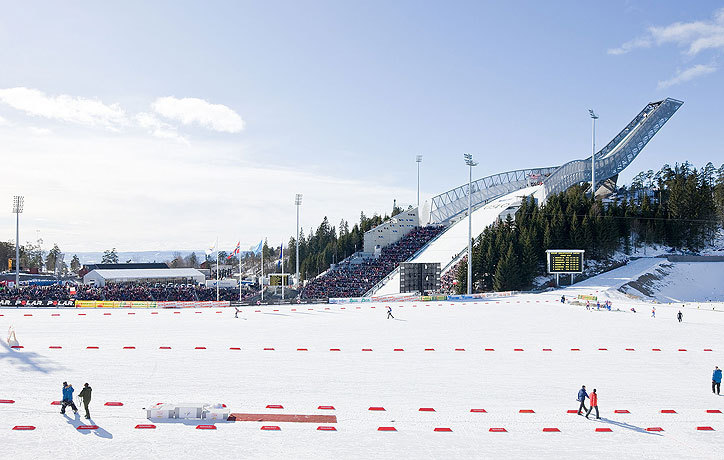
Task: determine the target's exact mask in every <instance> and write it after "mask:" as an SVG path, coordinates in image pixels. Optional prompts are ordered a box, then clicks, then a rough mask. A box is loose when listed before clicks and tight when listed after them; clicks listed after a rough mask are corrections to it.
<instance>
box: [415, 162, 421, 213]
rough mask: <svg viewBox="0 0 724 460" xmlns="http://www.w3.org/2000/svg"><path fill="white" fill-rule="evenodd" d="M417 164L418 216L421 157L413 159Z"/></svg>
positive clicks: (418, 210) (418, 207) (418, 209)
mask: <svg viewBox="0 0 724 460" xmlns="http://www.w3.org/2000/svg"><path fill="white" fill-rule="evenodd" d="M415 162H416V163H417V214H418V215H420V163H422V155H417V156H416V157H415Z"/></svg>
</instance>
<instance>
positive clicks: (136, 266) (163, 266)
mask: <svg viewBox="0 0 724 460" xmlns="http://www.w3.org/2000/svg"><path fill="white" fill-rule="evenodd" d="M85 268H86V269H88V271H92V270H135V269H141V268H158V269H164V270H165V269H167V268H168V265H166V264H165V263H158V262H153V263H128V264H87V265H86V266H85Z"/></svg>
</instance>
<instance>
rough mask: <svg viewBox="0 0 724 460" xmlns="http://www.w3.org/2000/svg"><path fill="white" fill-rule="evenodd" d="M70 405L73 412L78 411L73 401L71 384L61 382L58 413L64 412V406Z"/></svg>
mask: <svg viewBox="0 0 724 460" xmlns="http://www.w3.org/2000/svg"><path fill="white" fill-rule="evenodd" d="M67 406H70V408H71V409H73V413H74V414H77V413H78V408H77V407H75V404H74V403H73V385H68V382H63V400H62V401H61V402H60V413H61V414H65V408H66V407H67Z"/></svg>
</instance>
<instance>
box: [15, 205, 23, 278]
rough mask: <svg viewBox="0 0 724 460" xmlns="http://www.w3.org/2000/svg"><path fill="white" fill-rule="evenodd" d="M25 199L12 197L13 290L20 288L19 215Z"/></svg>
mask: <svg viewBox="0 0 724 460" xmlns="http://www.w3.org/2000/svg"><path fill="white" fill-rule="evenodd" d="M24 205H25V197H24V196H21V195H15V196H14V197H13V214H15V288H18V287H19V286H20V214H21V213H22V212H23V206H24Z"/></svg>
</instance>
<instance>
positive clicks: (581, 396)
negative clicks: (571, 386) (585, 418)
mask: <svg viewBox="0 0 724 460" xmlns="http://www.w3.org/2000/svg"><path fill="white" fill-rule="evenodd" d="M586 398H588V393H587V392H586V385H583V386H582V387H581V389H580V390H578V401H579V402H580V403H581V405H580V406H578V415H583V414H582V413H581V409H583V410H584V411H585V410H587V409H586Z"/></svg>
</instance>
